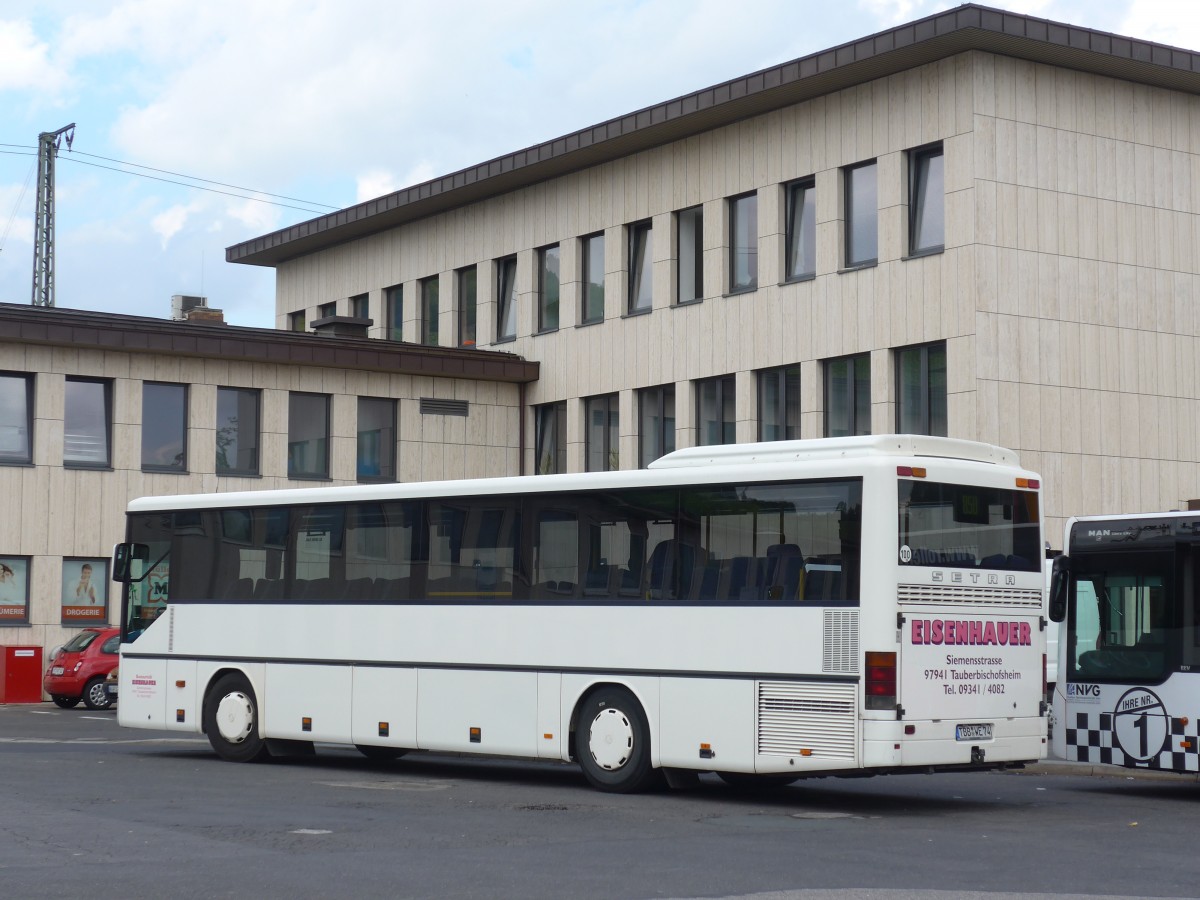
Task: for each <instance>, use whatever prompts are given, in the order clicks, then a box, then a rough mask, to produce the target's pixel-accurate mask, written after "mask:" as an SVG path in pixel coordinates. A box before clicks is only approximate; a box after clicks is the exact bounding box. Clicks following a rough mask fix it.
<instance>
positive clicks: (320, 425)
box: [288, 391, 329, 478]
mask: <svg viewBox="0 0 1200 900" xmlns="http://www.w3.org/2000/svg"><path fill="white" fill-rule="evenodd" d="M328 477H329V395H328V394H306V393H301V392H298V391H293V392H292V393H290V394H288V478H328Z"/></svg>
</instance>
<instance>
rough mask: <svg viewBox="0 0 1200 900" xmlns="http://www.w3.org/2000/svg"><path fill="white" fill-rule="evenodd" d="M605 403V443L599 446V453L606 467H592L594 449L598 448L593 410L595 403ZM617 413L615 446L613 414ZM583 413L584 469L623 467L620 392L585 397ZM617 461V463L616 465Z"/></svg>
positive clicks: (593, 470)
mask: <svg viewBox="0 0 1200 900" xmlns="http://www.w3.org/2000/svg"><path fill="white" fill-rule="evenodd" d="M601 403H603V404H604V408H603V409H602V410H600V411H601V412H603V413H604V418H605V422H604V426H603V434H604V443H603V446H602V447H600V448H598V450H599V454H600V455H601V456H602V457H603V459H604V460H605V465H604V468H593V467H592V455H593V454H592V451H593V450H595V449H597V448H595V447H594V446H593V444H592V422H591V417H592V410H593V404H601ZM614 414H615V415H616V423H615V424H616V430H617V443H616V446H613V438H612V431H613V424H614V422H613V416H614ZM583 415H584V471H586V472H614V471H617V470H619V469H620V468H621V396H620V394H616V393H613V394H597V395H595V396H592V397H584V398H583ZM614 463H615V465H614Z"/></svg>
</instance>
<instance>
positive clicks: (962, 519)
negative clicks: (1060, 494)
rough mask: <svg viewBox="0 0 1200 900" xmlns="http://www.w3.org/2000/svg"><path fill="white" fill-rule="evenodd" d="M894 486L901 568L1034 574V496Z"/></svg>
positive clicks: (1037, 555) (1037, 561) (933, 485)
mask: <svg viewBox="0 0 1200 900" xmlns="http://www.w3.org/2000/svg"><path fill="white" fill-rule="evenodd" d="M898 486H899V495H900V497H899V499H900V562H901V564H903V565H910V566H954V567H958V568H967V569H972V568H978V569H1006V570H1009V571H1017V572H1036V571H1038V570H1039V568H1040V566H1041V557H1042V550H1041V547H1040V541H1041V537H1040V535H1041V531H1040V525H1039V521H1040V520H1039V516H1038V495H1037V491H1018V490H1009V489H1005V488H990V487H978V486H975V485H963V484H941V483H938V482H936V481H916V480H912V481H908V480H903V479H901V480H900V482H899V485H898Z"/></svg>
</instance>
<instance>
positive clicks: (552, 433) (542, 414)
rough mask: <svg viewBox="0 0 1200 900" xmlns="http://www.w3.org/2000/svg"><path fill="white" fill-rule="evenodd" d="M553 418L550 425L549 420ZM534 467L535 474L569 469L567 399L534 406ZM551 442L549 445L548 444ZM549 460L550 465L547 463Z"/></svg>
mask: <svg viewBox="0 0 1200 900" xmlns="http://www.w3.org/2000/svg"><path fill="white" fill-rule="evenodd" d="M548 419H552V420H553V421H552V422H551V423H550V427H547V420H548ZM533 435H534V437H533V469H534V474H535V475H557V474H561V473H563V472H566V471H567V401H566V400H559V401H557V402H554V403H541V404H538V405H537V406H535V407H534V408H533ZM548 443H549V444H550V446H548V445H547V444H548ZM547 461H549V465H547Z"/></svg>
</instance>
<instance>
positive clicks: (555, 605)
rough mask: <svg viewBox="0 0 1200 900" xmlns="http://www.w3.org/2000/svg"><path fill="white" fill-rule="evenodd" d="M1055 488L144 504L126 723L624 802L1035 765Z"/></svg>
mask: <svg viewBox="0 0 1200 900" xmlns="http://www.w3.org/2000/svg"><path fill="white" fill-rule="evenodd" d="M1039 487H1040V485H1039V482H1038V478H1037V476H1036V475H1035V474H1034V473H1032V472H1029V471H1026V470H1024V469H1022V468H1021V467H1020V466H1019V464H1018V461H1017V458H1016V455H1015V454H1014V453H1012V452H1011V451H1008V450H1004V449H1001V448H999V447H993V446H990V445H986V444H979V443H973V442H967V441H959V440H949V439H945V438H931V437H920V436H911V435H900V436H874V437H856V438H834V439H826V440H813V441H792V442H778V443H769V444H737V445H728V446H720V447H703V448H693V449H687V450H680V451H677V452H675V453H671V454H669V455H668V456H665V457H663V458H661V459H659V460H658V461H657V462H655V463H654V464H653V465H651V466H650V467H649V468H648V469H644V470H639V471H620V472H606V473H592V474H582V475H577V474H570V475H546V476H538V477H514V478H495V479H486V480H465V481H447V482H437V483H424V484H389V485H361V486H352V487H324V488H314V489H299V490H280V491H264V492H245V493H229V494H209V495H197V496H183V497H152V498H145V499H140V500H136V501H134V502H133V503H131V504H130V507H129V519H128V537H127V542H126V543H123V544H121V545H119V546H118V547H117V548H116V552H115V553H114V561H113V572H114V576H115V577H116V578H117V580H119V581H124V582H126V589H125V592H124V598H123V601H122V619H123V623H124V624H123V627H124V642H123V644H122V650H121V665H120V685H119V691H120V705H119V720H120V723H121V724H122V725H127V726H130V727H141V728H156V729H163V728H166V729H176V730H180V731H190V732H204V733H206V734H207V735H208V738H209V740H210V742H211V743H212V746H213V748H214V749H215V750H216V752H217V753H218V754H219V755H220V756H222V757H224V758H226V759H230V760H239V761H241V760H245V761H248V760H257V759H261V758H263V757H265V756H267V755H270V754H271V753H273V752H281V753H282V752H289V751H290V752H297V751H299V752H311V750H312V746H313V742H325V743H330V742H331V743H339V744H346V745H353V746H355V747H357V748H358V749H359V750H360V751H362V752H363V753H364V754H365V755H366V756H368V757H373V758H391V757H398V756H400V755H402V754H403V753H405V752H407V751H410V750H436V751H457V752H476V753H482V754H491V755H504V756H519V757H532V758H543V759H554V760H575V761H577V762H578V763H579V765H580V766H581V767H582V769H583V772H584V774H585V775H586V777H587V779H588V780H589V781H590V782H591V783H592V784H593V785H594V786H595V787H597V788H599V789H601V790H607V791H634V790H639V789H642V788H644V787H647V786H650V785H651V784H652V783H654V782H655V781H659V780H662V779H663V778H664V776H665V778H666V780H667V781H668V782H669V783H671V784H682V783H686V782H687V781H688V780H693V779H694V777H695V773H697V772H701V771H715V772H717V773H718V774H720V775H721V776H722V777H723V778H724V779H725V780H726V781H729V782H731V783H742V782H746V781H749V780H752V779H759V780H762V781H768V782H770V781H775V782H784V781H790V780H793V779H796V778H799V777H804V776H815V775H847V774H853V775H861V774H867V773H887V772H901V771H933V770H941V769H951V768H999V767H1004V766H1008V765H1016V764H1020V763H1023V762H1028V761H1032V760H1036V759H1039V758H1041V757H1043V756H1044V755H1045V735H1046V719H1045V704H1044V699H1043V693H1042V691H1043V679H1044V667H1045V655H1044V654H1045V640H1044V632H1043V630H1042V626H1043V619H1042V616H1041V606H1042V596H1043V593H1042V592H1043V588H1042V580H1043V574H1042V547H1043V542H1042V531H1041V518H1040V514H1039V499H1040V498H1039ZM159 613H162V615H159ZM135 639H136V641H135Z"/></svg>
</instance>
